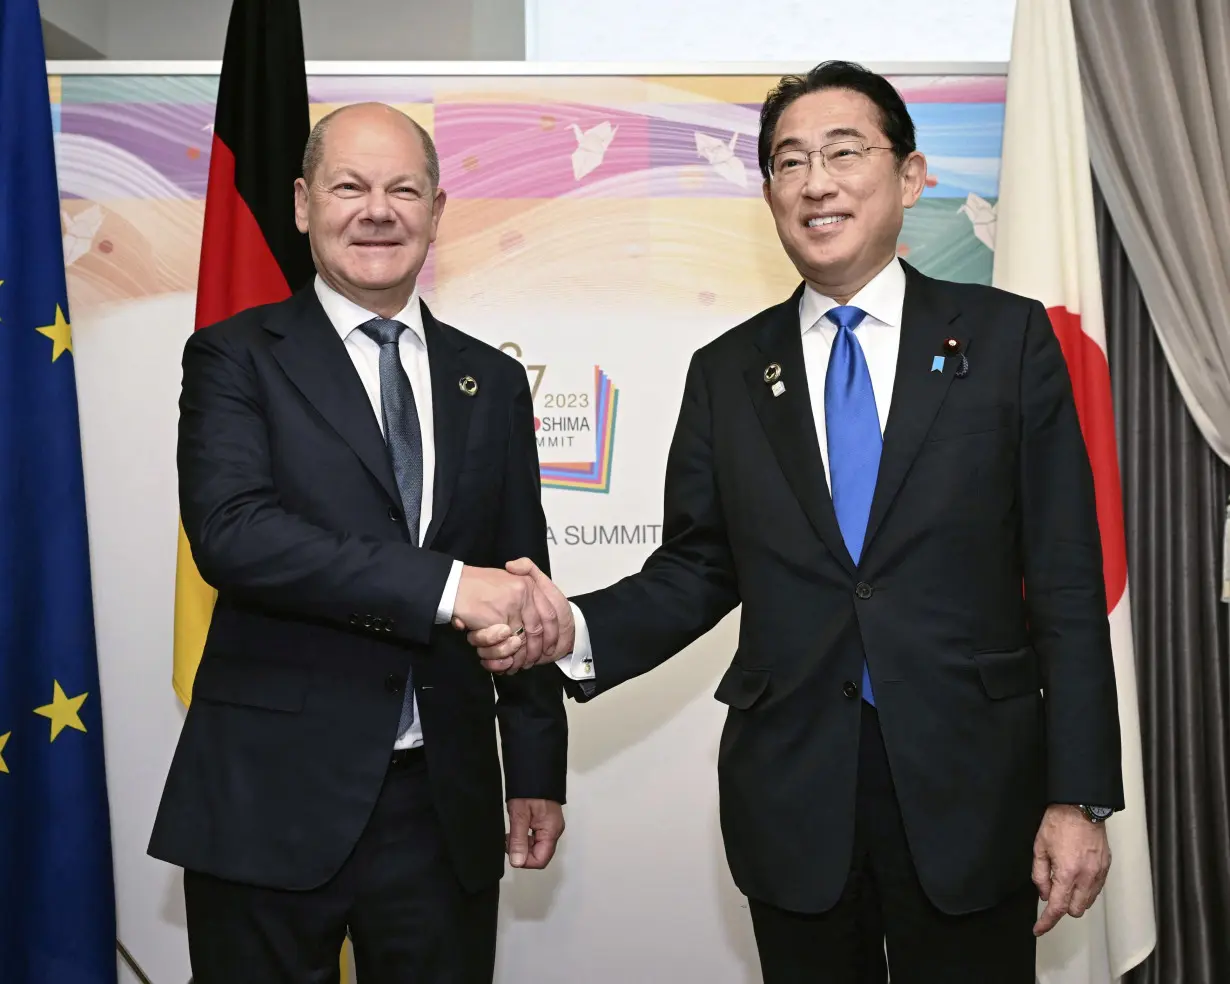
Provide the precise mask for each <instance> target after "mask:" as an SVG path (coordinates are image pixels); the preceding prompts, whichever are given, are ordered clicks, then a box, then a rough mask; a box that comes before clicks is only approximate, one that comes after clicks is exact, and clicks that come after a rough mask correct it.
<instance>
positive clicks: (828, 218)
mask: <svg viewBox="0 0 1230 984" xmlns="http://www.w3.org/2000/svg"><path fill="white" fill-rule="evenodd" d="M848 218H850V216H848V215H818V216H816V217H815V218H813V219H808V220H807V228H809V229H827V228H831V227H832V226H837V225H841V223H843V222H845V221H846V219H848Z"/></svg>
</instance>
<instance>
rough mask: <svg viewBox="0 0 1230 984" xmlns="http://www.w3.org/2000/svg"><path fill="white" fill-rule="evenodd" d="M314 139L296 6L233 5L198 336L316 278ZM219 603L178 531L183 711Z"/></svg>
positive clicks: (253, 1) (238, 1) (177, 683)
mask: <svg viewBox="0 0 1230 984" xmlns="http://www.w3.org/2000/svg"><path fill="white" fill-rule="evenodd" d="M308 130H309V123H308V94H307V76H306V72H305V67H304V56H303V28H302V26H301V24H300V20H299V2H298V0H234V3H233V5H232V7H231V19H230V24H229V25H228V27H227V31H226V47H225V50H224V52H223V56H222V74H221V77H220V79H219V83H218V103H217V108H216V110H215V113H214V138H213V147H212V150H211V155H212V156H211V157H210V161H209V187H208V190H207V192H206V195H205V231H204V237H203V240H202V243H201V266H200V275H199V278H198V281H197V295H196V327H197V328H198V329H199V328H203V327H204V326H206V325H211V324H214V323H215V322H218V321H222V320H223V319H224V318H229V317H230V316H231V315H234V314H237V313H238V312H240V311H243V310H244V309H246V308H250V307H254V306H256V305H258V304H269V303H272V302H274V301H280V300H283V299H285V298H287V297H289V296H290V294H291V293H292V292H293V291H295V290H297V289H298V288H300V287H302V286H303V285H304V284H306V283H308V281H309V280H310V279H311V277H312V275H313V272H314V271H313V267H312V256H311V252H310V251H309V248H308V243H307V238H306V237H305V236H303V235H302V234H300V232H299V231H298V230H297V229H296V228H295V205H294V183H295V179H296V178H297V177H299V175H300V173H301V164H302V158H303V145H304V144H305V143H306V142H307V136H308ZM216 597H217V593H216V592H215V591H214V590H213V588H211V587H210V586H209V585H208V584H206V583H205V582H204V581H203V580H202V579H201V575H200V573H199V572H198V571H197V568H196V564H195V563H194V562H193V560H192V552H191V549H190V548H189V546H188V540H187V538H186V537H185V536H184V529H183V525H182V524H181V525H180V528H179V552H178V557H177V560H176V571H175V649H174V654H175V668H174V672H173V676H172V682H173V685H174V687H175V692H176V693H177V694H178V695H179V697H180V700H182V701H183V702H184V703H185V704H187V703H188V702H189V701H190V700H191V697H192V681H193V678H194V677H195V676H196V669H197V666H198V665H199V663H200V661H201V651H202V650H203V649H204V646H205V634H206V631H207V630H208V628H209V620H210V617H211V616H212V614H213V608H214V601H215V599H216Z"/></svg>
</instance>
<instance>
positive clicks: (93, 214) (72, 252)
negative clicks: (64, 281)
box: [60, 205, 103, 267]
mask: <svg viewBox="0 0 1230 984" xmlns="http://www.w3.org/2000/svg"><path fill="white" fill-rule="evenodd" d="M60 218H61V219H63V220H64V265H65V266H66V267H70V266H72V265H73V264H74V263H76V262H77V261H78V260H79V259H81V257H83V256H85V254H86V253H88V252H89V251H90V247H91V246H93V245H94V237H95V236H97V235H98V230H99V227H101V226H102V221H103V213H102V209H101V208H100V207H99V206H97V205H91V206H90V207H89V208H87V209H84V210H83V211H80V212H78V213H77V214H76V215H69V214H68V213H67V212H65V211H64V210H63V209H61V210H60Z"/></svg>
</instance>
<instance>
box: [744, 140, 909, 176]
mask: <svg viewBox="0 0 1230 984" xmlns="http://www.w3.org/2000/svg"><path fill="white" fill-rule="evenodd" d="M892 149H893V148H892V147H868V146H867V145H866V144H865V143H863V141H861V140H838V141H836V142H834V143H831V144H825V145H824V146H823V147H821V148H820V149H819V150H782V151H778V152H777V153H776V154H774V155H773V156H772V157H770V158H769V177H770V178H771V179H772V180H773V181H774V182H775V183H776V184H793V183H795V182H798V181H802V180H803V178H804V176H805V175H806V174H807V172H808V171H809V170H811V160H812V158H813V157H814V156H815V155H817V154H819V155H820V162H821V164H822V166H823V167H824V169H825V170H826V171H828V172H829V174H850V173H853V172H855V171H857V170H859V168H861V167H862V166H863V165H864V164H865V163H866V162H867V158H868V157H869V156H871V152H872V151H873V150H892Z"/></svg>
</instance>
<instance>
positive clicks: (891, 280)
mask: <svg viewBox="0 0 1230 984" xmlns="http://www.w3.org/2000/svg"><path fill="white" fill-rule="evenodd" d="M849 303H850V304H852V305H853V306H854V307H858V308H862V309H863V310H864V311H866V312H867V314H868V316H869V317H872V318H875V320H876V321H879V322H882V323H884V324H886V325H889V326H891V327H893V328H900V327H901V311H902V309H903V308H904V307H905V268H904V267H903V266H902V265H901V262H900V261H899V260H898V259H897V258H896V257H893V259H892V260H891V261H890V262H889V264H888V266H886V267H885V268H884V269H883V270H881V271H880V272H879V273H877V274H876V275H875V276H874V277H872V278H871V280H870V281H869V282H868V283H867V285H866V286H865V287H863V289H862V290H860V291H859V292H858V293H857V294H855V295H854V296H853V297H852V298H850V301H849ZM840 306H841V305H839V304H838V303H837V302H836V301H835V300H833V299H832V298H831V297H825V296H824V295H823V294H821V293H820V292H819V291H818V290H816V289H815V288H814V287H812V286H811V284H808V285H807V286H806V287H805V288H804V290H803V297H802V298H801V299H800V300H799V328H800V329H801V331H802V332H803V334H806V333H807V332H809V331H811V329H812V328H814V327H815V326H816V324H817V322H819V320H820V319H821V318H823V317H824V316H825V315H826V314H828V313H829V312H830V311H831V310H833V308H835V307H840Z"/></svg>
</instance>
